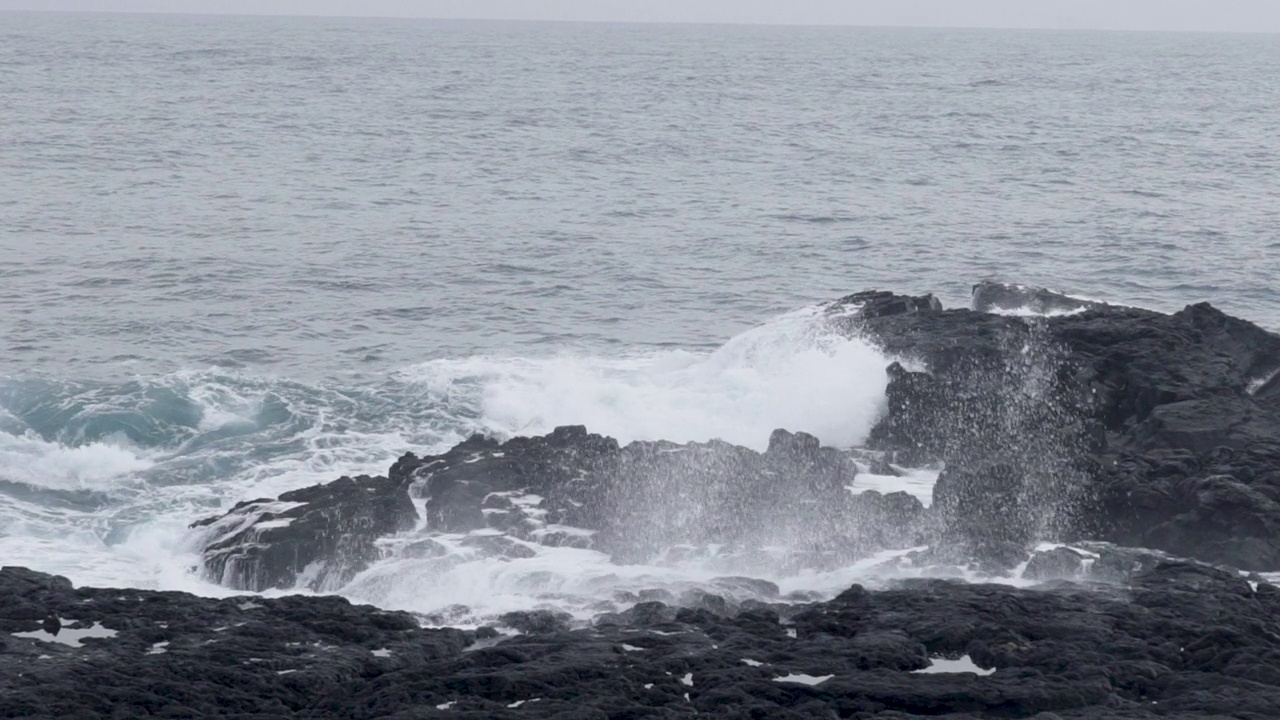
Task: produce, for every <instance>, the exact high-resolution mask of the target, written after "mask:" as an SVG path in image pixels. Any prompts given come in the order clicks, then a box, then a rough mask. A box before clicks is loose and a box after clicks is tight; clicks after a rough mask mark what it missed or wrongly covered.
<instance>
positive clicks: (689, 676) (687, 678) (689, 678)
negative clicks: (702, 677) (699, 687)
mask: <svg viewBox="0 0 1280 720" xmlns="http://www.w3.org/2000/svg"><path fill="white" fill-rule="evenodd" d="M680 682H681V683H683V684H685V685H688V686H689V687H693V673H685V674H684V677H682V678H680Z"/></svg>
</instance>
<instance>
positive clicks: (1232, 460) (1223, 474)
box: [1096, 442, 1280, 570]
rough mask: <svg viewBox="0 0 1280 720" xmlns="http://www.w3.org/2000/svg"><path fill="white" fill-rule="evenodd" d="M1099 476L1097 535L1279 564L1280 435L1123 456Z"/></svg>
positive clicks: (1212, 557)
mask: <svg viewBox="0 0 1280 720" xmlns="http://www.w3.org/2000/svg"><path fill="white" fill-rule="evenodd" d="M1101 483H1102V489H1101V492H1100V503H1101V505H1102V507H1103V508H1104V510H1105V511H1104V513H1103V514H1102V516H1103V517H1104V518H1105V520H1106V523H1105V524H1104V525H1102V527H1099V528H1097V530H1096V536H1098V537H1102V538H1104V539H1107V540H1111V541H1113V542H1116V543H1118V544H1122V545H1137V546H1145V547H1154V548H1159V549H1162V550H1167V551H1168V552H1171V553H1173V554H1175V555H1182V556H1186V557H1195V558H1198V559H1201V560H1205V561H1207V562H1221V563H1229V564H1232V565H1235V566H1237V567H1240V568H1242V569H1245V570H1275V569H1276V568H1277V567H1280V442H1270V443H1261V442H1260V443H1255V444H1253V445H1250V446H1249V447H1246V448H1244V449H1240V450H1232V449H1230V448H1227V447H1220V448H1216V449H1214V450H1212V451H1210V452H1208V453H1199V452H1195V451H1193V450H1186V449H1179V450H1161V451H1149V452H1146V453H1144V454H1142V455H1131V454H1130V455H1125V456H1123V457H1121V458H1120V459H1119V460H1118V461H1117V462H1116V463H1114V464H1113V465H1111V466H1109V467H1108V468H1106V470H1105V472H1104V473H1103V475H1102V480H1101Z"/></svg>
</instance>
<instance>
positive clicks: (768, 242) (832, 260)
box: [0, 14, 1280, 621]
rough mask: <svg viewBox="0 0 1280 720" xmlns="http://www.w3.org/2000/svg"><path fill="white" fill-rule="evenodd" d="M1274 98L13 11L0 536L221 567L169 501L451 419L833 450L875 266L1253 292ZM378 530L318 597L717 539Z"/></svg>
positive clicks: (790, 35)
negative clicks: (421, 550) (498, 540)
mask: <svg viewBox="0 0 1280 720" xmlns="http://www.w3.org/2000/svg"><path fill="white" fill-rule="evenodd" d="M1275 97H1280V45H1276V44H1275V43H1274V41H1273V40H1272V39H1271V38H1267V37H1251V36H1212V35H1205V36H1178V35H1129V34H1107V33H1053V32H1018V31H1004V32H988V31H943V30H870V29H868V30H860V29H834V28H832V29H813V28H789V29H781V28H725V27H630V26H594V25H565V26H556V25H537V24H518V23H517V24H511V23H494V24H486V23H437V22H425V21H424V22H408V21H373V20H350V19H325V20H320V19H297V18H292V19H290V18H231V17H223V18H208V17H159V16H155V17H153V16H109V17H108V16H67V15H56V16H55V15H35V14H33V15H13V14H0V104H3V106H4V107H5V108H6V112H4V113H0V133H2V134H3V136H4V137H5V138H6V142H4V143H0V167H4V168H5V172H4V173H0V215H3V217H4V218H5V223H3V225H2V226H0V561H2V562H4V563H7V564H22V565H28V566H31V567H34V568H36V569H38V570H44V571H50V572H57V573H62V574H65V575H67V576H69V577H70V578H71V579H72V580H73V581H75V582H77V583H88V584H96V585H117V586H119V585H131V586H139V587H160V588H177V589H187V590H192V591H196V592H202V593H211V594H223V593H226V592H228V591H226V590H225V589H222V588H219V587H218V586H215V585H212V584H210V583H208V582H206V581H205V580H203V579H201V578H200V576H199V575H198V573H195V572H193V570H192V568H193V567H194V566H195V564H196V558H195V556H194V555H193V554H192V553H193V550H194V548H195V540H196V539H197V538H196V536H195V535H194V534H193V533H192V532H191V531H190V530H189V529H188V527H187V526H188V524H189V523H190V522H192V521H193V520H196V519H199V518H202V517H206V516H208V515H212V514H215V513H217V512H219V511H220V510H222V509H225V508H227V507H229V506H230V505H232V504H234V503H235V502H237V501H240V500H245V499H250V498H258V497H274V496H276V495H278V494H279V493H281V492H284V491H287V490H290V489H294V488H298V487H303V486H307V485H311V484H315V483H319V482H328V481H330V480H333V479H335V478H336V477H338V476H340V475H343V474H359V473H370V474H381V473H385V472H386V470H387V467H388V466H389V465H390V464H391V463H392V462H393V461H394V460H395V458H397V457H398V456H399V455H401V454H402V453H404V452H406V451H413V452H416V453H419V454H425V453H436V452H441V451H443V450H445V449H447V448H449V447H451V446H452V445H453V444H455V443H457V442H459V441H461V440H463V439H465V438H466V437H468V436H469V435H471V434H472V433H476V432H481V433H487V434H493V435H496V436H499V437H509V436H512V435H515V434H537V433H544V432H547V431H550V430H551V429H553V428H554V427H556V426H557V425H565V424H582V425H585V426H587V428H588V429H589V430H591V431H592V432H597V433H601V434H605V435H609V436H612V437H615V438H617V439H618V440H619V441H621V442H624V443H625V442H629V441H632V440H653V439H666V440H673V441H677V442H686V441H706V440H710V439H712V438H720V439H723V440H726V441H729V442H732V443H736V444H741V445H745V446H747V447H751V448H754V449H763V448H764V447H765V446H766V444H767V442H768V438H769V433H770V432H771V431H772V430H774V429H775V428H779V427H782V428H786V429H788V430H792V431H805V432H809V433H812V434H815V435H817V436H818V437H819V438H821V439H822V440H823V442H824V443H826V444H829V445H834V446H840V447H847V446H851V445H857V444H859V443H860V442H862V440H863V439H865V436H866V434H867V432H868V430H869V429H870V427H871V426H872V424H873V423H874V422H875V420H876V418H877V416H878V414H879V413H880V412H881V410H882V406H883V402H884V397H883V395H884V388H885V383H886V378H885V374H884V367H885V365H886V364H887V362H888V359H887V358H885V357H884V356H883V355H882V354H881V353H879V352H878V351H876V350H875V349H874V348H871V347H869V346H868V345H866V344H865V343H863V342H861V341H858V340H853V339H848V338H844V337H839V336H837V335H834V334H832V333H831V332H829V329H828V328H826V327H825V326H824V325H823V323H822V322H821V318H820V314H819V313H818V311H817V310H816V309H815V303H819V302H823V301H826V300H830V299H834V298H836V297H839V296H842V295H844V294H847V293H849V292H853V291H857V290H862V289H868V288H873V287H879V288H886V289H893V290H896V291H900V292H914V293H921V292H934V293H937V294H938V295H939V297H940V298H941V299H942V300H943V302H944V303H946V304H948V305H953V306H954V305H961V304H964V303H965V302H966V300H967V297H968V291H969V286H970V285H971V284H972V283H973V282H974V281H976V280H979V279H983V278H989V277H994V278H1001V279H1014V280H1019V281H1023V282H1029V283H1039V284H1044V285H1048V286H1051V287H1055V288H1058V289H1062V290H1065V291H1071V292H1074V293H1077V294H1080V295H1083V296H1086V297H1090V298H1096V299H1101V300H1106V301H1109V302H1119V303H1131V304H1138V305H1143V306H1147V307H1153V308H1156V309H1162V310H1173V309H1177V308H1180V307H1182V306H1183V305H1185V304H1188V303H1192V302H1199V301H1202V300H1211V301H1213V302H1214V304H1215V305H1217V306H1219V307H1221V308H1223V309H1224V310H1227V311H1229V312H1232V313H1233V314H1237V315H1240V316H1242V317H1245V318H1248V319H1250V320H1254V321H1256V322H1258V323H1259V324H1261V325H1263V326H1265V327H1271V328H1277V327H1280V296H1277V295H1276V293H1275V291H1274V286H1275V272H1274V269H1275V268H1276V267H1280V241H1278V240H1277V238H1276V234H1275V228H1276V227H1280V210H1278V209H1277V207H1276V204H1275V203H1274V202H1273V201H1272V198H1273V197H1274V196H1277V195H1280V187H1277V180H1276V178H1280V154H1277V153H1278V151H1277V148H1280V129H1277V125H1276V124H1275V123H1274V116H1275V112H1274V111H1275V108H1274V107H1273V104H1274V103H1272V102H1271V100H1270V99H1271V98H1275ZM1246 259H1247V261H1246ZM931 483H932V476H930V475H929V474H928V473H927V472H926V473H924V474H923V475H914V476H908V477H901V478H890V477H884V476H872V475H869V474H863V475H860V476H859V481H858V485H859V487H858V489H869V488H874V489H877V490H881V491H883V492H891V491H893V490H897V489H906V490H908V491H909V492H912V493H913V494H916V495H918V496H920V497H921V498H922V499H924V500H926V501H927V500H928V499H929V497H930V489H931ZM443 541H445V542H448V541H449V540H448V539H447V538H446V539H444V540H443ZM385 549H386V551H387V557H388V559H387V560H386V561H385V562H384V563H381V564H378V565H376V566H375V567H373V568H371V569H370V570H368V571H367V572H365V573H363V574H361V575H360V576H359V577H357V578H356V579H355V580H353V581H352V582H351V583H350V584H349V585H348V586H346V587H343V588H338V589H337V591H339V592H341V593H343V594H345V595H348V596H350V597H352V598H358V599H362V600H366V601H370V602H375V603H378V604H381V605H385V606H388V607H404V608H408V609H413V610H416V611H419V612H424V613H436V614H437V615H439V616H440V617H441V619H442V620H449V619H452V620H457V621H467V620H468V619H471V620H474V619H477V618H479V617H483V616H485V614H486V613H492V612H499V611H501V610H502V609H504V608H505V609H511V608H518V607H530V606H533V605H537V604H539V603H551V604H552V605H554V606H555V607H561V608H568V609H570V610H572V611H573V612H575V613H578V614H580V615H583V616H585V615H589V614H590V613H591V612H594V611H596V610H598V609H599V608H598V607H596V608H595V609H594V610H593V609H592V608H593V607H594V606H593V603H600V602H606V601H611V598H614V596H615V594H616V593H618V592H623V591H638V590H641V589H645V588H653V587H657V586H662V587H668V588H673V592H678V591H681V589H682V588H686V589H687V588H691V587H702V588H707V587H712V586H714V585H715V581H714V578H716V577H718V576H722V575H726V574H734V573H738V572H741V571H744V568H742V567H736V566H733V564H732V563H729V562H727V561H724V559H723V558H717V557H715V556H714V555H713V554H712V555H707V554H705V553H704V554H703V555H700V556H699V555H694V556H691V557H688V558H684V559H677V558H674V557H666V558H657V559H655V561H654V562H653V563H649V564H642V565H633V566H620V565H618V564H614V563H610V562H609V560H608V558H607V557H605V556H603V555H602V554H600V553H595V552H592V551H589V550H575V549H572V548H545V549H542V550H540V551H539V553H538V554H537V555H536V556H535V557H533V558H526V559H523V560H516V561H505V560H501V559H498V558H486V557H479V556H474V557H473V556H470V555H468V554H467V552H466V551H465V549H459V550H458V551H457V552H456V553H453V554H451V555H449V556H447V557H446V558H443V559H433V560H422V559H412V558H406V557H404V556H402V555H400V554H399V552H400V550H401V549H402V548H400V547H398V546H397V545H396V541H395V540H392V541H389V543H388V545H387V547H386V548H385ZM866 562H867V563H871V562H872V561H870V560H868V561H866ZM868 567H869V566H868V565H853V566H850V567H846V568H842V569H839V570H837V571H822V572H818V571H811V570H810V571H806V570H805V569H804V568H794V567H784V566H783V564H782V563H778V564H777V565H775V566H773V567H766V568H756V569H755V570H757V571H758V574H759V575H760V576H762V577H768V578H769V579H771V580H774V581H776V582H778V583H779V585H780V587H781V588H782V590H783V592H790V591H792V590H794V591H804V592H809V591H812V592H827V591H837V590H838V589H840V588H841V587H842V586H846V585H847V584H848V583H849V582H851V581H852V578H856V577H862V576H863V574H864V573H865V572H866V571H867V568H868ZM724 591H725V592H728V593H734V592H737V593H741V592H747V591H744V590H742V589H741V588H737V589H726V590H724ZM452 605H465V606H467V607H468V608H470V609H469V610H467V611H462V610H459V609H456V608H455V609H454V610H453V611H449V610H448V608H449V607H450V606H452ZM450 612H453V613H454V614H453V615H450V614H449V613H450Z"/></svg>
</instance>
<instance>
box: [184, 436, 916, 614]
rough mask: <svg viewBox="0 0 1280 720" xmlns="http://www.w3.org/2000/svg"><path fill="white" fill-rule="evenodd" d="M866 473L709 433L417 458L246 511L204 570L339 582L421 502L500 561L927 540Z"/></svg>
mask: <svg viewBox="0 0 1280 720" xmlns="http://www.w3.org/2000/svg"><path fill="white" fill-rule="evenodd" d="M856 477H857V465H856V463H855V462H854V461H853V459H852V458H851V457H850V456H849V455H848V454H847V453H844V452H841V451H838V450H835V449H833V448H827V447H822V446H821V443H819V442H818V439H817V438H816V437H814V436H812V435H807V434H805V433H790V432H787V431H785V430H778V431H776V432H774V433H773V435H772V436H771V437H770V440H769V447H768V449H767V450H766V451H765V452H763V453H760V452H755V451H753V450H750V449H748V448H743V447H738V446H734V445H730V444H728V443H725V442H721V441H715V440H713V441H711V442H707V443H688V444H684V445H678V444H675V443H668V442H637V443H632V444H630V445H627V446H626V447H620V446H619V445H618V443H617V442H616V441H614V440H613V439H611V438H606V437H602V436H600V435H595V434H592V433H589V432H587V431H586V429H585V428H582V427H573V426H571V427H561V428H557V429H556V430H555V431H553V432H552V433H549V434H547V435H544V436H540V437H531V438H524V437H518V438H513V439H511V440H508V441H506V442H498V441H496V440H492V439H489V438H484V437H479V436H477V437H473V438H471V439H469V440H467V441H465V442H463V443H460V444H458V445H457V446H455V447H454V448H452V449H450V450H449V451H448V452H446V453H444V454H441V455H436V456H427V457H417V456H415V455H412V454H407V455H405V456H404V457H402V458H400V459H399V460H398V461H397V462H396V463H395V465H394V466H392V468H391V470H390V472H389V474H388V477H387V478H360V479H357V480H350V479H342V480H340V481H338V482H336V483H334V484H332V485H326V486H318V487H316V488H308V489H306V490H303V491H297V492H294V493H287V494H286V495H283V496H281V497H280V498H279V500H276V501H268V500H258V501H253V502H251V503H241V504H240V505H237V506H236V507H235V508H233V509H232V510H231V511H230V512H228V513H226V514H225V515H223V516H221V517H219V518H210V519H208V520H204V521H201V522H200V523H197V526H198V527H200V528H203V529H204V531H205V532H207V533H208V537H209V538H210V539H209V541H208V542H207V544H206V546H205V550H204V565H205V570H206V574H207V575H208V576H209V577H211V578H212V579H214V580H219V581H221V582H223V583H224V584H227V585H229V586H231V587H234V588H236V589H249V590H261V589H265V588H269V587H289V586H290V585H291V584H292V583H293V582H296V581H297V580H298V579H299V578H303V579H305V580H306V581H307V586H308V587H311V588H313V589H317V588H326V587H327V588H332V587H335V586H336V585H339V584H341V583H342V582H344V581H345V580H346V579H349V578H350V577H351V576H352V574H353V573H354V572H357V571H359V570H360V569H361V568H363V567H364V566H365V565H367V563H368V562H369V561H370V560H372V559H374V558H376V557H377V552H378V550H377V547H376V546H375V544H374V541H375V540H377V539H378V538H380V537H386V536H389V535H393V534H395V533H403V531H406V530H408V529H411V528H412V527H413V526H414V525H415V522H414V521H415V518H416V514H415V513H414V512H413V508H414V502H415V501H414V500H413V499H411V498H419V499H423V501H424V505H425V509H426V518H425V520H426V523H425V528H424V529H423V532H424V533H427V534H428V535H430V534H435V533H453V534H462V535H468V534H469V536H468V537H465V538H463V539H462V540H461V541H460V543H459V544H460V545H461V546H462V547H469V548H474V549H476V550H479V551H481V552H483V553H485V554H487V555H492V556H495V557H505V558H520V557H529V556H532V555H533V554H534V550H533V549H532V547H533V546H536V545H554V546H572V547H589V548H593V549H597V550H602V551H604V552H607V553H610V554H612V555H613V556H614V557H615V558H616V559H619V560H626V559H637V560H640V559H647V558H651V557H653V556H655V555H657V554H658V553H660V552H662V551H664V550H666V549H669V548H672V547H673V546H677V545H681V544H687V545H695V546H700V545H707V544H711V543H715V544H720V545H725V546H727V547H728V549H727V550H726V552H753V551H758V549H759V548H762V547H765V546H768V545H770V544H774V545H785V546H790V547H797V548H800V549H802V550H803V549H811V550H813V551H814V552H815V553H816V554H815V555H814V558H818V557H822V558H825V559H824V560H822V562H823V563H825V564H828V565H830V564H831V563H838V562H840V561H841V558H849V557H855V556H859V555H862V554H865V553H867V552H870V551H874V550H880V549H885V548H888V547H897V546H899V545H902V544H907V545H909V544H911V543H912V542H914V541H915V540H917V539H918V538H917V537H916V536H917V534H918V532H917V530H918V526H919V520H920V518H921V516H922V515H923V513H924V507H923V506H922V505H921V504H920V503H919V501H918V500H916V499H915V498H911V497H910V496H907V495H906V494H904V493H892V494H890V495H887V496H882V495H880V494H879V493H864V494H861V495H853V494H852V493H851V492H850V488H851V487H853V488H854V489H855V490H856V489H857V488H856ZM365 513H371V514H372V516H371V517H365ZM343 528H346V530H345V531H342V529H343ZM403 552H404V554H405V556H406V557H408V556H412V557H433V556H439V555H441V554H443V553H444V552H446V549H445V548H444V547H443V546H442V545H440V544H439V543H437V542H435V541H433V540H431V538H430V537H424V538H421V539H418V540H415V541H413V542H411V543H408V544H407V545H406V546H405V548H404V549H403ZM816 561H817V560H815V562H816Z"/></svg>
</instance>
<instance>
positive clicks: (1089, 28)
mask: <svg viewBox="0 0 1280 720" xmlns="http://www.w3.org/2000/svg"><path fill="white" fill-rule="evenodd" d="M0 13H15V14H16V13H25V14H31V15H158V16H176V17H242V18H266V17H276V18H319V19H334V20H343V19H346V20H419V21H434V22H474V23H546V24H559V25H682V26H683V25H691V26H710V27H715V26H729V27H761V28H769V27H775V28H866V29H886V30H894V29H900V30H1032V31H1042V32H1114V33H1162V34H1170V35H1188V34H1196V35H1280V29H1276V30H1225V29H1217V30H1188V29H1181V30H1170V29H1153V28H1146V29H1140V28H1124V27H1105V26H1093V25H1081V26H1066V27H1064V26H1049V25H979V24H974V25H937V24H928V23H912V24H888V25H886V24H875V23H865V24H864V23H846V22H837V23H811V22H751V21H735V20H603V19H568V18H528V17H458V16H445V17H440V16H431V15H403V14H381V15H358V14H356V15H353V14H347V13H296V12H243V11H236V12H218V11H216V10H210V11H202V12H193V11H183V10H82V9H68V8H60V9H52V10H46V9H40V10H33V9H29V8H10V9H0Z"/></svg>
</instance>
